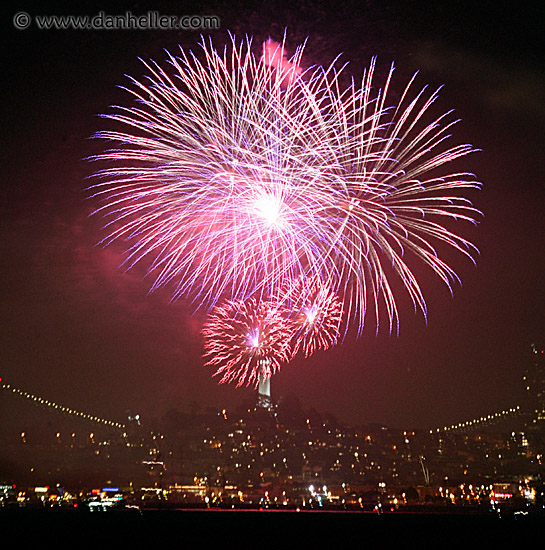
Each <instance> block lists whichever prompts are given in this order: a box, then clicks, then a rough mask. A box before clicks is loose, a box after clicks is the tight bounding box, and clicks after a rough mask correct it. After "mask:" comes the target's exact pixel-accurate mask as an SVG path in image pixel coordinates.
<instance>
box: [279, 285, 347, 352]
mask: <svg viewBox="0 0 545 550" xmlns="http://www.w3.org/2000/svg"><path fill="white" fill-rule="evenodd" d="M283 305H284V309H289V311H291V314H292V318H293V319H294V322H295V332H294V335H293V337H292V343H293V344H292V353H293V354H294V355H295V354H296V353H297V352H298V351H299V350H301V351H302V352H303V353H304V355H305V357H309V356H310V355H312V354H313V353H314V352H315V351H317V350H319V349H322V350H326V349H328V348H329V347H330V346H332V345H334V344H335V343H336V342H337V340H338V338H339V333H340V328H341V324H342V320H343V302H342V300H341V299H340V298H339V297H338V296H337V295H336V294H335V293H334V292H333V291H332V290H331V288H330V287H329V286H328V285H327V284H325V283H324V282H323V281H321V280H320V279H319V278H317V277H314V278H310V279H305V278H302V277H300V278H299V279H297V280H296V281H294V282H293V284H292V285H291V287H290V288H289V289H288V290H287V291H285V293H284V301H283Z"/></svg>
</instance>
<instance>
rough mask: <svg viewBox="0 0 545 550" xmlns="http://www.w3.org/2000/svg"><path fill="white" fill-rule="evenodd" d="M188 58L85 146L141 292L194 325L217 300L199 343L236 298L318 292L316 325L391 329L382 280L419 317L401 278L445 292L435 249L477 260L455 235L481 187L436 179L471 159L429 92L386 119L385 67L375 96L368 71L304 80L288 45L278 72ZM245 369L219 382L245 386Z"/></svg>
mask: <svg viewBox="0 0 545 550" xmlns="http://www.w3.org/2000/svg"><path fill="white" fill-rule="evenodd" d="M201 46H202V48H201V52H200V53H198V54H193V53H192V52H188V51H184V50H181V51H180V52H179V55H178V56H170V57H169V59H168V62H169V69H166V68H162V67H160V66H159V65H157V64H156V63H153V62H150V63H146V64H145V65H146V67H147V69H148V71H149V75H148V77H147V79H146V80H142V81H138V80H136V79H131V86H130V88H129V92H130V93H131V94H132V95H133V97H134V98H135V99H136V101H137V104H136V105H135V106H130V107H118V108H116V109H115V111H114V112H113V114H111V115H108V118H110V119H113V121H115V122H116V123H120V124H121V125H122V126H124V128H125V129H124V130H110V131H105V132H102V133H100V134H99V136H100V137H102V138H104V139H106V140H110V141H113V142H116V143H117V144H118V145H117V146H116V148H115V149H112V150H110V151H107V152H105V153H103V154H101V155H99V157H98V159H99V160H102V161H109V162H111V163H112V165H111V166H110V167H107V168H105V169H103V170H101V171H99V172H98V176H99V177H100V178H101V181H100V182H99V183H98V184H96V185H95V186H94V187H93V190H94V191H93V193H94V196H95V197H99V198H102V199H103V200H104V205H103V206H102V207H101V208H99V210H100V211H102V212H103V213H105V214H106V215H107V216H109V217H110V218H111V221H110V224H109V227H110V228H111V231H110V233H109V235H108V237H107V238H106V239H105V242H106V243H108V242H111V241H114V240H117V239H123V240H128V241H129V242H130V243H131V245H130V249H129V253H128V257H127V260H126V262H127V265H128V266H129V267H130V266H133V265H134V264H136V263H138V262H141V261H146V262H147V264H148V268H149V273H150V275H151V276H152V277H153V279H154V282H153V286H152V288H156V287H158V286H161V285H164V284H167V283H170V284H172V285H173V288H174V290H173V295H174V298H175V299H176V298H184V299H187V300H190V301H192V302H193V303H194V304H195V307H196V308H199V307H203V308H205V310H206V311H210V310H211V309H212V308H213V307H214V306H215V305H216V304H217V303H222V301H223V300H230V301H229V302H227V303H229V304H231V306H230V307H229V308H227V309H221V308H220V310H215V313H212V315H213V316H214V317H213V318H214V322H213V323H211V325H209V328H208V329H207V331H208V333H209V332H210V330H212V329H211V328H210V327H211V326H214V324H215V323H219V322H220V321H221V322H225V323H227V322H228V319H227V317H226V316H227V314H228V311H231V308H233V307H235V306H234V305H235V304H241V303H244V302H245V301H246V300H247V299H248V298H249V297H253V298H252V299H254V300H255V304H256V306H257V304H260V303H261V300H265V302H267V301H271V300H274V299H275V298H274V297H277V296H278V295H279V293H280V292H281V290H282V289H285V288H292V287H293V285H294V284H303V285H307V284H308V285H312V284H314V283H315V282H316V281H320V284H322V285H323V288H326V289H328V290H327V292H328V293H329V294H328V296H329V297H330V298H331V299H332V300H333V301H331V302H330V306H328V307H331V308H333V309H332V314H331V315H330V316H329V317H328V316H326V318H329V320H330V322H331V323H333V324H334V325H335V324H336V323H340V317H341V313H340V312H339V311H338V306H339V304H340V303H342V304H344V313H343V315H344V319H343V322H345V323H346V326H347V327H348V326H355V329H356V331H357V332H358V333H359V332H361V330H362V329H363V327H364V324H365V320H366V318H367V315H368V312H369V310H371V311H372V312H373V317H374V318H375V320H376V322H377V323H378V321H379V318H381V317H382V316H383V315H384V316H386V318H387V319H388V324H389V328H390V330H392V328H393V327H394V326H396V325H397V323H398V310H397V305H396V295H395V293H394V291H393V286H392V281H393V280H394V279H397V280H398V281H399V282H401V286H402V287H404V288H405V289H406V291H407V292H408V294H409V296H410V297H411V299H412V301H413V302H414V304H415V307H417V308H419V309H420V310H421V311H422V312H423V313H424V314H426V302H425V300H424V296H423V293H422V291H421V288H420V285H419V281H418V278H417V277H416V276H415V274H414V266H415V265H417V263H423V264H426V265H427V266H429V268H431V270H432V271H433V272H434V273H435V274H436V275H437V276H438V277H439V278H440V279H441V280H442V281H443V282H444V283H445V284H447V285H448V286H449V288H450V287H451V286H452V283H453V282H455V281H457V276H456V273H455V271H454V270H453V268H452V267H451V266H450V263H449V262H450V256H449V254H448V249H449V248H450V249H451V250H454V251H457V252H461V253H462V254H464V255H466V256H467V257H468V258H470V259H472V258H473V257H474V255H475V254H476V252H477V251H476V249H475V247H474V246H473V245H472V244H471V243H470V242H469V241H468V240H466V239H465V238H464V237H462V236H460V235H459V234H458V232H455V229H457V228H458V227H459V224H460V222H469V223H475V220H476V218H477V216H478V212H477V211H476V210H475V209H474V208H473V207H472V205H471V203H470V201H469V199H468V197H467V196H466V195H467V191H468V190H470V189H473V188H478V187H479V184H478V182H477V181H475V178H474V176H473V175H472V174H470V173H468V172H463V171H459V170H455V171H453V172H451V171H449V170H448V168H447V167H448V165H449V164H450V162H451V161H457V160H459V159H460V158H461V157H463V156H465V155H467V154H468V153H471V152H472V151H474V149H473V147H472V146H471V145H468V144H456V143H455V144H454V145H449V143H450V139H451V138H450V131H451V129H452V127H453V125H454V124H455V122H456V120H454V119H453V118H452V117H451V114H450V112H447V113H445V114H443V115H440V116H431V109H430V107H431V105H432V104H433V103H434V102H435V101H436V100H437V97H438V92H437V91H435V92H431V93H430V92H428V91H427V90H426V88H424V89H422V90H418V89H417V90H416V91H415V92H414V93H413V89H414V86H415V80H414V79H413V80H411V82H410V83H409V85H408V86H407V87H406V88H405V90H404V92H403V93H402V95H401V99H400V101H398V102H397V103H396V104H395V105H391V104H390V103H389V99H388V98H389V88H390V86H391V80H392V76H393V68H392V70H391V71H390V73H389V75H388V77H387V79H386V82H385V83H384V84H383V85H382V86H376V85H375V84H374V79H375V77H374V73H375V66H374V61H373V62H372V63H371V65H370V67H369V69H368V70H367V71H366V72H365V73H364V75H363V78H362V79H361V81H360V83H359V84H357V83H353V84H351V85H349V86H348V87H347V88H343V87H342V86H341V78H340V74H341V72H339V71H337V70H336V69H335V66H334V65H333V64H332V65H330V66H328V67H325V68H322V67H316V68H313V69H310V70H306V71H305V70H303V69H302V68H301V67H302V66H303V64H302V54H303V48H302V47H299V48H298V49H297V50H296V54H295V55H294V56H293V57H291V58H288V57H287V56H286V54H285V46H284V44H281V45H278V44H274V43H272V42H268V43H266V44H265V45H264V47H261V48H258V49H257V50H258V51H257V53H256V54H254V51H253V46H252V42H251V40H246V41H242V42H240V43H238V42H237V41H236V40H235V39H234V38H233V39H232V43H231V44H230V45H229V46H228V47H226V48H225V49H224V50H223V51H222V53H219V52H218V51H216V49H215V48H214V46H213V44H212V43H211V42H203V43H202V45H201ZM454 222H456V223H455V224H454ZM297 281H299V282H301V281H302V282H303V283H296V282H297ZM305 281H308V283H306V282H305ZM333 297H337V298H335V299H334V298H333ZM324 299H325V298H324ZM335 300H338V302H337V301H335ZM259 307H261V306H259ZM328 307H326V308H325V309H328ZM273 309H274V308H273ZM260 311H261V310H260ZM271 311H272V310H271ZM232 314H233V315H235V314H234V312H233V313H232ZM260 315H261V313H260ZM265 318H266V317H265ZM265 318H264V319H265ZM230 321H232V322H233V323H234V322H235V321H236V316H235V317H233V318H232V319H231V320H230ZM275 323H276V321H275V322H274V323H272V325H275ZM310 326H311V324H308V327H307V328H309V327H310ZM317 326H318V325H312V327H317ZM320 326H323V325H320ZM313 330H314V329H313ZM328 331H329V334H331V335H333V334H334V333H335V331H334V330H333V328H332V327H330V329H328ZM238 332H239V331H238V330H235V331H233V334H232V339H233V345H235V343H236V339H235V333H238ZM326 333H327V331H326ZM275 341H276V340H275ZM310 341H312V338H311V339H310V340H305V343H303V342H300V344H301V345H302V346H303V349H304V350H305V353H307V354H308V353H311V352H312V350H313V349H314V347H322V348H323V347H326V345H329V344H332V343H333V342H335V341H336V339H335V338H333V337H331V338H329V341H328V342H326V340H323V341H321V342H320V341H319V340H318V341H315V344H310V343H309V342H310ZM236 345H237V346H238V348H237V349H238V350H242V348H243V346H244V344H243V343H241V342H238V343H236ZM313 346H314V347H313ZM214 349H215V348H214ZM210 351H211V348H210V347H209V348H208V352H209V353H210ZM215 352H217V353H226V352H225V351H221V350H219V349H215ZM286 353H287V352H286V351H285V350H284V349H282V351H281V352H280V351H279V354H280V355H278V357H280V358H282V359H283V358H284V356H285V355H286ZM235 355H236V353H235ZM272 355H274V354H272ZM272 355H271V356H270V357H269V356H267V357H268V359H267V360H270V361H273V359H272ZM222 357H224V358H223V359H222V360H220V359H217V362H218V361H219V362H221V361H226V358H225V356H222ZM245 357H246V359H249V358H250V355H247V356H245ZM246 359H245V362H243V363H242V364H240V365H237V366H236V367H233V368H231V367H222V368H223V370H222V371H221V372H222V378H223V379H234V380H238V381H239V382H240V381H241V380H248V377H249V376H250V374H249V373H250V372H251V371H252V370H251V368H250V367H249V365H250V364H251V361H250V362H247V361H246ZM211 361H214V358H213V357H212V358H211ZM252 361H253V359H252ZM217 364H220V363H217ZM222 364H224V363H222ZM272 364H273V365H274V366H273V367H271V368H273V369H274V368H277V364H276V363H274V362H273V363H272ZM235 372H242V373H244V374H243V375H242V377H240V376H238V375H235V374H233V373H235ZM254 381H255V376H253V377H252V382H254Z"/></svg>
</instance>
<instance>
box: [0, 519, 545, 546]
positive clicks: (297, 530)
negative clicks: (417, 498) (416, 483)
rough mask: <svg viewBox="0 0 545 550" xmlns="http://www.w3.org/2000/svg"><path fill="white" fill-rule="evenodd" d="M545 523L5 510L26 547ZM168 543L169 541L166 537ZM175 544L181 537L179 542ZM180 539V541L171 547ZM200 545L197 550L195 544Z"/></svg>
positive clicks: (502, 532) (398, 537) (440, 532)
mask: <svg viewBox="0 0 545 550" xmlns="http://www.w3.org/2000/svg"><path fill="white" fill-rule="evenodd" d="M544 527H545V521H544V519H543V518H542V517H536V516H509V517H498V516H496V515H492V514H459V513H456V514H447V513H426V514H420V513H391V514H381V515H377V514H373V513H360V512H355V513H350V512H348V513H347V512H318V511H310V512H307V511H305V512H285V511H258V510H255V511H240V510H236V511H227V510H214V511H210V510H206V511H204V510H144V511H139V510H118V511H108V512H88V511H85V512H82V511H74V510H2V511H0V529H1V531H2V533H3V535H7V534H9V533H11V534H13V535H15V536H16V537H17V539H20V542H23V541H26V542H29V539H32V540H35V541H38V542H52V541H55V540H58V541H61V540H65V541H66V540H70V541H72V542H73V543H75V544H78V542H82V543H83V542H87V539H90V540H91V541H96V542H97V543H101V544H105V543H108V542H111V543H114V542H116V543H122V544H123V547H124V548H125V547H139V546H140V547H141V546H146V547H147V546H149V545H153V547H156V546H161V547H167V548H168V547H176V548H177V547H182V548H185V547H187V545H188V543H189V541H190V540H193V541H197V543H198V544H199V545H200V546H205V547H207V546H214V547H223V546H224V545H228V546H227V547H229V548H231V547H233V546H232V545H233V544H235V545H236V546H237V547H240V546H246V545H250V546H251V545H255V544H257V545H258V546H262V545H266V546H268V547H269V546H270V545H271V544H274V545H275V546H276V545H282V546H283V547H287V548H297V547H309V545H311V544H312V545H316V544H320V546H322V545H323V544H327V545H328V546H330V547H339V548H340V547H342V548H344V547H346V545H347V544H355V545H357V546H356V547H357V548H360V547H362V545H364V546H367V544H366V543H371V542H373V543H386V544H387V543H395V544H396V545H399V544H401V545H402V546H409V547H412V545H413V544H417V545H418V547H419V548H440V547H444V546H445V545H446V546H447V547H452V545H453V544H454V545H456V546H458V547H459V548H476V547H477V546H476V544H486V545H487V547H490V546H489V545H491V544H494V545H495V546H498V545H499V547H504V546H505V545H506V544H517V546H519V545H520V544H521V543H523V542H531V541H532V540H533V539H534V538H535V537H536V536H538V537H539V536H540V535H543V534H544ZM165 537H166V538H165ZM172 537H173V538H172ZM171 538H172V542H170V541H171ZM191 546H193V545H191Z"/></svg>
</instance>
